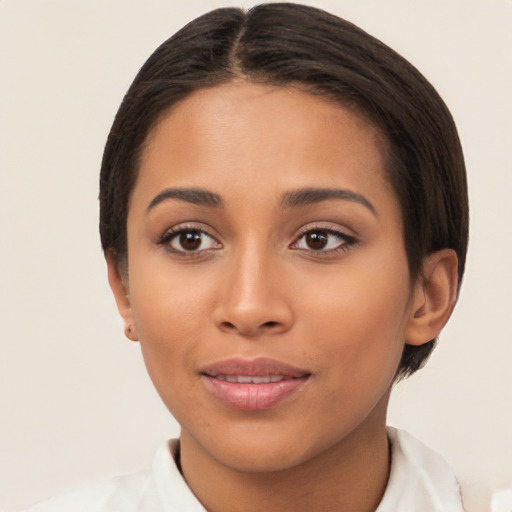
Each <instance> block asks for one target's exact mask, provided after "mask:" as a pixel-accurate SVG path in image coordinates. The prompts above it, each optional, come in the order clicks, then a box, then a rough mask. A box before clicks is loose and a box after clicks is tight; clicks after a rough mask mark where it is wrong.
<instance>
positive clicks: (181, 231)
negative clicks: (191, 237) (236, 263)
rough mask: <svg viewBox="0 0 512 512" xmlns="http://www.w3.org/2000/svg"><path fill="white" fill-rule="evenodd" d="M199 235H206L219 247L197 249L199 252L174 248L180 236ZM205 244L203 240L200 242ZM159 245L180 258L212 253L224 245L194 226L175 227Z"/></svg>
mask: <svg viewBox="0 0 512 512" xmlns="http://www.w3.org/2000/svg"><path fill="white" fill-rule="evenodd" d="M192 233H193V234H197V235H206V236H207V237H208V238H209V239H211V240H212V241H213V242H215V244H216V245H218V246H219V247H209V248H206V249H197V250H186V249H184V248H183V249H177V248H175V247H172V245H171V244H172V242H173V241H174V240H175V239H177V238H178V237H179V236H180V235H185V234H192ZM200 243H201V244H202V243H203V240H201V242H200ZM157 244H158V245H161V246H164V247H165V248H166V249H167V250H168V251H169V252H171V253H173V254H176V255H178V256H180V257H185V258H186V257H189V258H190V257H194V256H196V257H197V255H199V254H204V252H205V251H211V250H216V249H220V248H221V247H222V245H221V244H220V243H219V242H217V240H216V239H215V238H214V237H213V236H211V235H210V234H209V233H207V232H206V231H205V230H204V229H201V228H199V227H197V226H194V225H185V226H175V227H172V228H171V229H169V230H167V231H166V232H165V233H164V234H163V235H162V237H161V238H160V239H159V240H158V242H157ZM199 247H200V246H199Z"/></svg>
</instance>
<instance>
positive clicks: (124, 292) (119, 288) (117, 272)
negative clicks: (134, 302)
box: [105, 252, 139, 341]
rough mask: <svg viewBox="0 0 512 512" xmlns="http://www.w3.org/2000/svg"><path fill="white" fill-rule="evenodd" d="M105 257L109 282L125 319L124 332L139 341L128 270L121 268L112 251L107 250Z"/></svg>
mask: <svg viewBox="0 0 512 512" xmlns="http://www.w3.org/2000/svg"><path fill="white" fill-rule="evenodd" d="M105 259H106V260H107V269H108V283H109V284H110V289H111V290H112V293H113V294H114V298H115V300H116V304H117V309H118V310H119V314H120V315H121V318H122V319H123V323H124V334H125V336H126V337H127V338H128V339H129V340H131V341H139V338H138V336H137V330H136V328H135V322H134V320H133V312H132V306H131V303H130V294H129V290H128V275H127V272H126V271H122V270H121V269H120V268H119V267H120V265H119V261H118V260H117V258H115V257H114V256H113V254H112V253H111V252H107V254H106V255H105Z"/></svg>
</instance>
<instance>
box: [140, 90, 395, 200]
mask: <svg viewBox="0 0 512 512" xmlns="http://www.w3.org/2000/svg"><path fill="white" fill-rule="evenodd" d="M385 155H386V143H385V139H384V137H383V135H382V134H381V132H380V131H379V130H378V129H377V128H376V127H374V126H373V125H372V124H370V123H369V122H368V121H367V120H366V119H365V118H364V117H363V116H361V115H359V114H358V113H356V112H355V111H354V110H353V109H349V108H346V107H343V106H341V105H339V104H337V103H334V102H332V101H328V100H326V99H325V98H323V97H319V96H316V95H315V96H314V95H312V94H310V93H307V92H304V91H300V90H298V89H295V88H289V87H278V86H269V85H257V84H250V83H247V82H241V83H230V84H226V85H222V86H217V87H212V88H208V89H202V90H199V91H196V92H195V93H193V94H192V95H190V96H189V97H187V98H186V99H184V100H183V101H181V102H180V103H178V104H176V105H175V106H174V107H172V109H170V110H169V111H168V112H166V113H165V114H164V115H163V116H162V117H161V119H160V120H159V122H158V123H157V124H156V126H155V128H154V129H153V130H152V132H151V133H150V135H149V137H148V140H147V143H146V146H145V149H144V152H143V154H142V158H141V168H140V175H139V179H138V182H137V186H136V189H137V188H139V189H140V188H144V189H146V190H148V189H151V191H152V193H154V194H156V193H158V191H159V190H158V188H159V187H160V188H163V187H165V186H191V185H193V186H198V187H207V188H209V189H214V190H215V192H219V193H220V194H221V195H223V193H224V192H225V191H229V190H233V188H234V187H235V185H236V184H237V183H238V184H240V185H242V184H247V183H251V184H252V186H253V187H254V188H253V189H252V192H253V193H255V192H256V190H263V189H267V190H268V191H270V189H271V188H272V187H274V188H275V189H276V190H277V189H282V188H286V187H288V188H291V187H293V188H300V187H319V186H326V187H328V186H344V188H349V189H350V188H351V189H366V192H367V193H371V189H376V188H378V187H380V188H383V187H384V188H385V189H386V190H387V192H390V190H389V186H388V183H387V179H386V172H385V160H386V158H385ZM354 191H355V192H358V190H354Z"/></svg>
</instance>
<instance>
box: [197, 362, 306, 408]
mask: <svg viewBox="0 0 512 512" xmlns="http://www.w3.org/2000/svg"><path fill="white" fill-rule="evenodd" d="M199 374H200V376H201V377H202V381H203V383H204V385H205V389H206V390H207V392H209V393H210V394H211V395H213V397H214V398H215V399H216V400H217V401H219V402H221V403H222V404H223V405H224V406H227V407H228V408H231V409H236V410H244V411H262V410H266V409H270V408H273V407H276V406H277V405H278V404H280V403H281V402H283V401H288V400H290V399H291V398H292V397H293V396H296V395H298V394H299V393H300V392H301V391H302V390H303V388H304V386H305V384H306V383H307V381H308V380H309V378H310V377H311V372H309V371H307V370H304V369H302V368H297V367H295V366H291V365H289V364H287V363H283V362H281V361H277V360H273V359H266V358H259V359H253V360H245V359H240V358H234V359H227V360H224V361H219V362H217V363H214V364H212V365H209V366H206V367H204V368H202V369H201V370H200V372H199Z"/></svg>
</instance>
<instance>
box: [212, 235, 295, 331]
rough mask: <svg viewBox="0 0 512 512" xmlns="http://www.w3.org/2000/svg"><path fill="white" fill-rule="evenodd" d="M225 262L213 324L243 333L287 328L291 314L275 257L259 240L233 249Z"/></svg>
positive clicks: (291, 318) (290, 320)
mask: <svg viewBox="0 0 512 512" xmlns="http://www.w3.org/2000/svg"><path fill="white" fill-rule="evenodd" d="M228 265H229V268H228V269H227V275H226V279H225V281H224V287H223V290H222V296H221V299H220V303H219V305H218V307H217V311H216V319H215V320H216V323H217V325H218V326H219V327H220V328H221V329H223V330H229V331H236V332H237V333H239V334H243V335H246V336H256V335H258V334H259V333H263V332H273V333H277V332H283V331H285V330H287V329H288V328H289V327H290V325H291V322H292V320H293V313H292V310H291V304H289V301H288V300H287V299H286V293H285V290H284V289H283V287H282V286H281V284H280V282H279V278H278V275H279V262H278V258H277V256H276V255H275V254H273V252H272V251H271V250H269V249H268V248H267V247H262V246H261V243H256V242H255V241H254V242H252V243H251V242H248V243H246V244H244V246H242V247H238V249H236V250H235V251H234V253H233V255H232V258H231V261H230V262H229V264H228Z"/></svg>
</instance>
